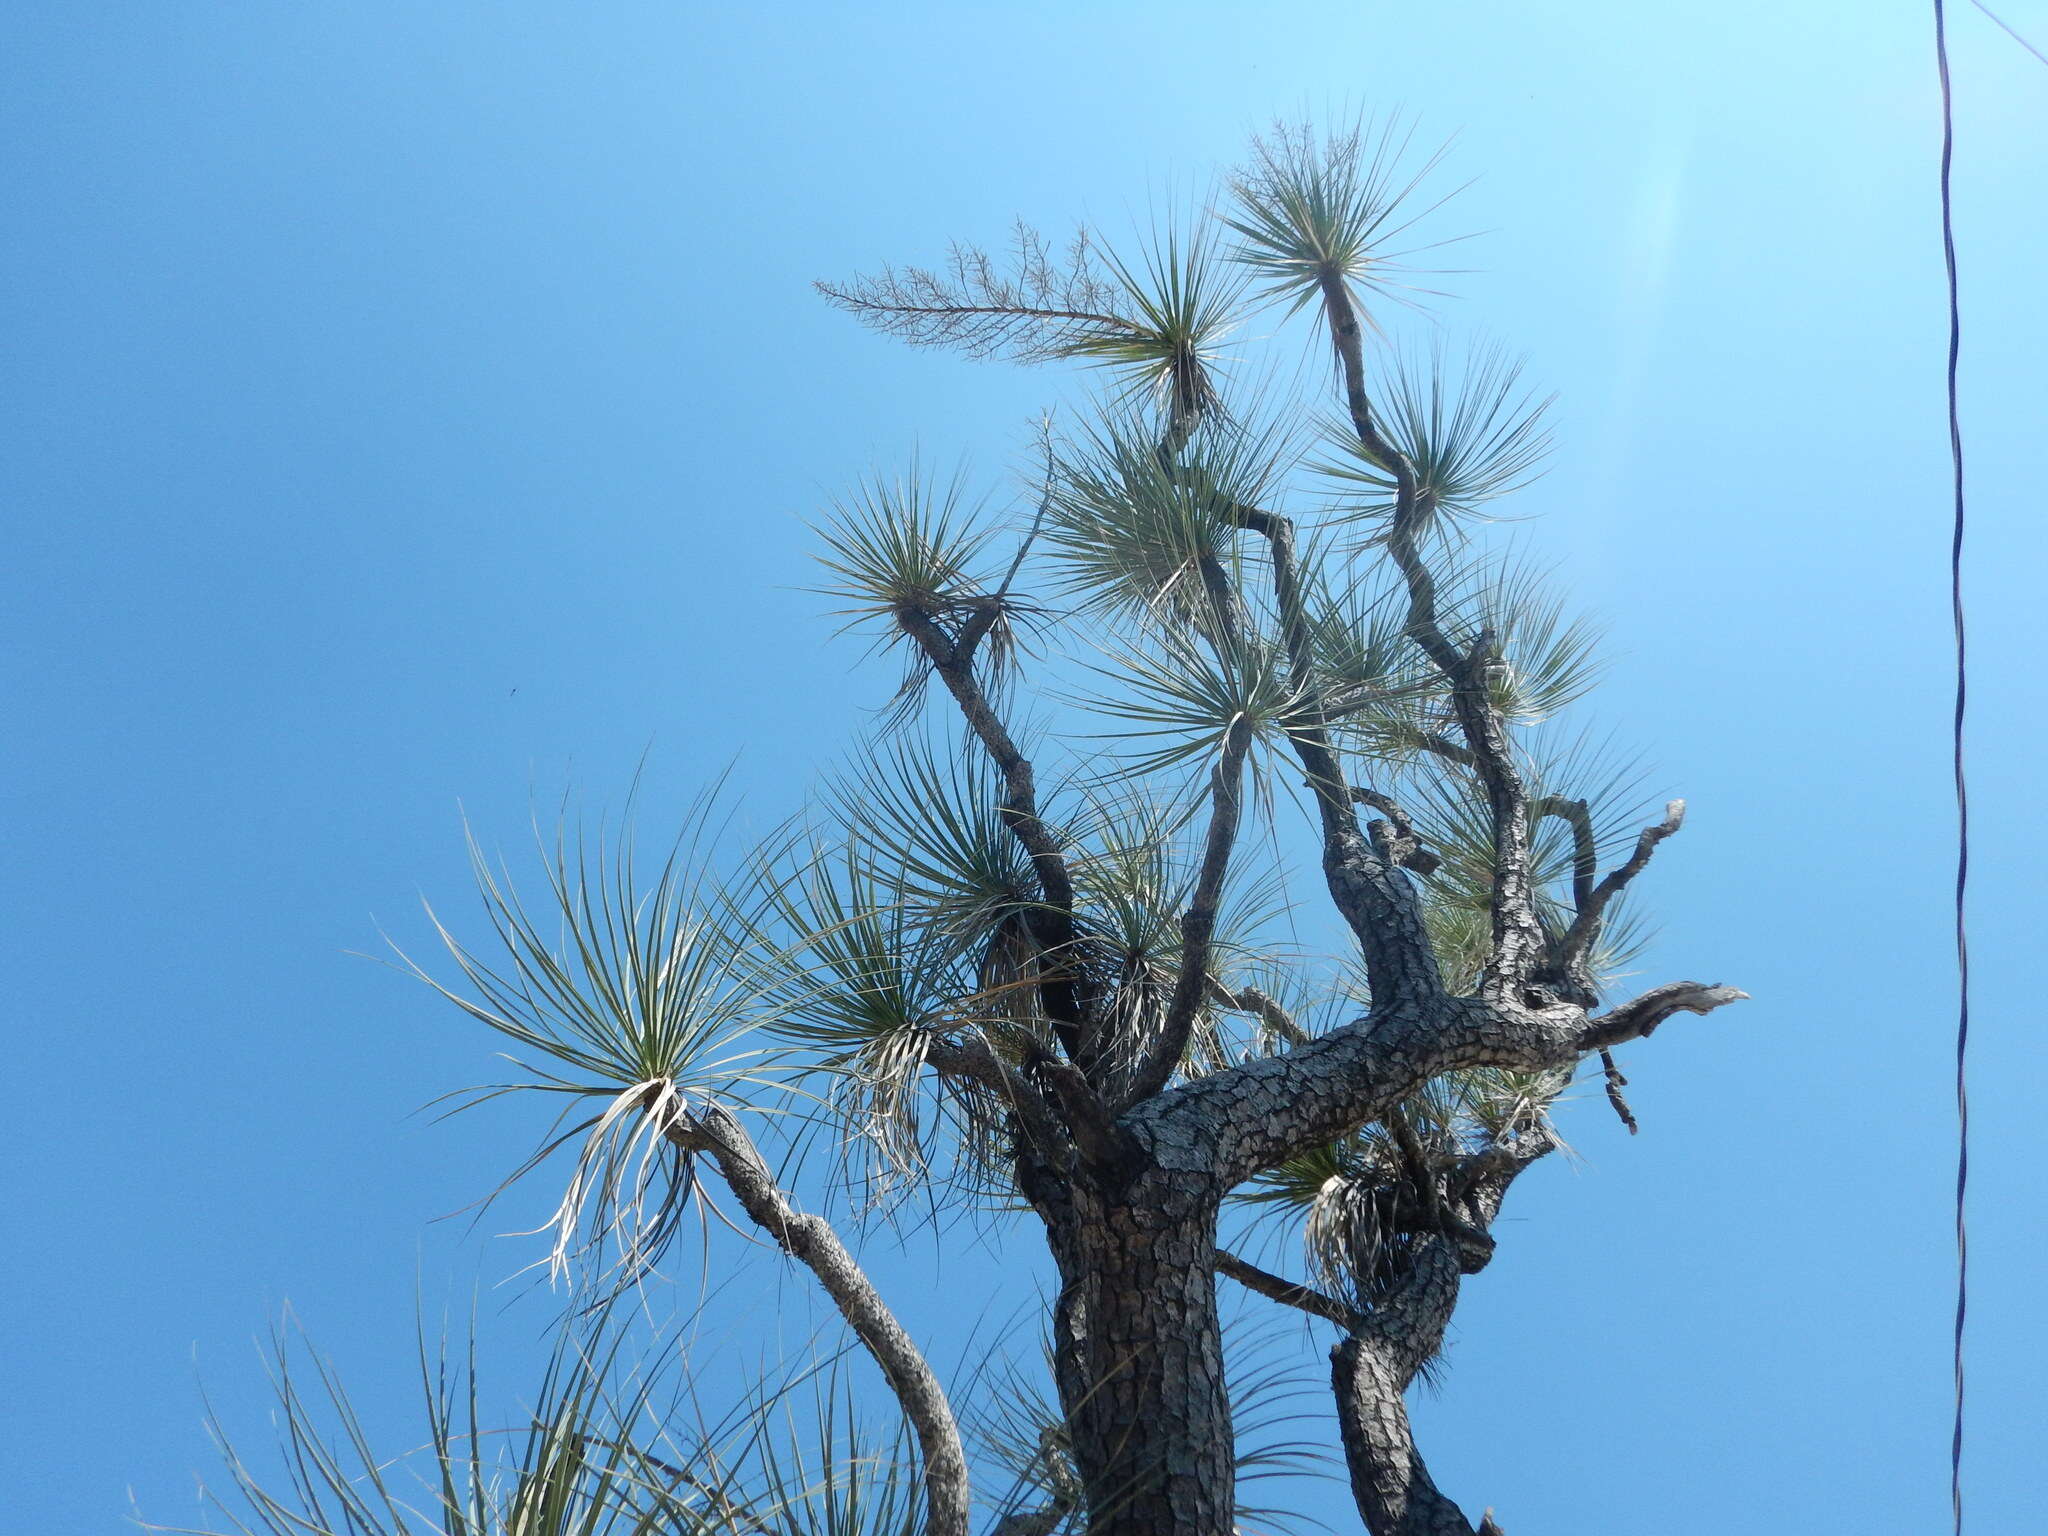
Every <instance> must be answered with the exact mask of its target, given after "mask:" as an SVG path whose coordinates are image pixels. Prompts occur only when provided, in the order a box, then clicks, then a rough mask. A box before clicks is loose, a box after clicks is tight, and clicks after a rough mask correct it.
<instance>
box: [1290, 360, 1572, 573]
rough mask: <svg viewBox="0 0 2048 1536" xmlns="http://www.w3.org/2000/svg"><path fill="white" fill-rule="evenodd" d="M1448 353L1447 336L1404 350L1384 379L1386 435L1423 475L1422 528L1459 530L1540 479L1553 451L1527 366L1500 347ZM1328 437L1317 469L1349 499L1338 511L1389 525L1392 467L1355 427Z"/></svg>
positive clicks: (1328, 431)
mask: <svg viewBox="0 0 2048 1536" xmlns="http://www.w3.org/2000/svg"><path fill="white" fill-rule="evenodd" d="M1446 353H1447V349H1446V347H1445V344H1444V341H1443V339H1442V338H1441V337H1440V336H1437V337H1432V338H1431V340H1430V345H1429V347H1428V349H1427V351H1426V352H1421V353H1418V352H1417V351H1416V350H1415V349H1413V348H1407V349H1403V350H1399V351H1396V352H1394V353H1393V354H1392V358H1391V361H1390V364H1389V366H1388V367H1386V368H1385V369H1384V370H1383V371H1382V373H1381V376H1380V380H1379V384H1380V388H1379V410H1380V417H1381V421H1382V427H1383V430H1384V431H1385V432H1386V434H1387V436H1388V438H1389V439H1390V440H1391V441H1392V443H1393V445H1394V447H1395V448H1397V449H1398V450H1399V451H1400V452H1401V454H1402V456H1403V457H1405V458H1406V459H1407V460H1408V462H1409V464H1410V465H1412V466H1413V468H1414V471H1415V479H1416V526H1417V527H1418V528H1422V527H1430V528H1441V529H1451V528H1455V527H1456V526H1458V525H1459V524H1461V523H1465V522H1469V521H1471V520H1473V519H1476V518H1479V517H1481V516H1482V515H1485V513H1486V509H1487V508H1489V507H1490V506H1491V505H1492V504H1493V503H1494V502H1496V501H1498V500H1500V499H1501V498H1502V497H1504V496H1508V495H1511V494H1512V493H1514V492H1515V491H1518V490H1520V489H1522V487H1524V486H1525V485H1527V484H1528V483H1529V482H1530V481H1531V480H1533V479H1534V478H1535V477H1536V475H1537V473H1538V466H1539V465H1540V464H1541V463H1542V462H1543V459H1544V457H1545V455H1546V454H1548V453H1549V451H1550V434H1549V433H1548V431H1546V430H1545V428H1544V425H1543V417H1544V413H1545V412H1546V411H1547V410H1548V408H1549V405H1550V400H1549V398H1547V397H1544V398H1539V397H1536V396H1534V395H1532V394H1531V393H1530V392H1528V391H1527V390H1525V389H1523V388H1522V385H1521V377H1522V365H1521V364H1520V363H1519V362H1517V361H1515V360H1514V359H1512V358H1509V357H1508V356H1507V355H1506V354H1504V353H1503V352H1502V351H1501V350H1500V349H1499V348H1498V347H1486V348H1483V349H1481V350H1480V351H1478V352H1476V353H1474V354H1472V355H1470V356H1468V357H1467V358H1465V359H1463V360H1462V361H1461V362H1459V363H1458V364H1455V365H1453V364H1452V363H1451V362H1450V361H1449V359H1448V357H1447V355H1446ZM1323 436H1324V442H1325V444H1326V445H1327V448H1328V450H1329V456H1328V457H1326V458H1325V459H1324V460H1322V461H1321V462H1320V463H1319V464H1318V465H1317V468H1318V469H1319V470H1320V471H1321V472H1322V473H1323V474H1324V475H1325V476H1326V477H1328V479H1329V480H1330V481H1331V482H1332V483H1333V485H1334V486H1335V487H1336V488H1337V489H1338V490H1339V491H1346V492H1351V494H1350V495H1348V496H1340V497H1339V499H1338V500H1337V502H1336V504H1335V511H1336V512H1337V514H1338V515H1339V516H1340V517H1344V518H1347V519H1357V520H1364V521H1371V522H1377V523H1382V524H1384V523H1385V522H1386V521H1387V520H1388V519H1390V518H1391V517H1392V516H1393V514H1394V493H1395V480H1394V477H1393V476H1392V475H1391V474H1390V473H1389V472H1388V468H1387V466H1386V465H1385V464H1383V463H1382V462H1380V459H1379V458H1378V456H1377V455H1375V454H1374V453H1373V452H1371V451H1370V450H1369V449H1368V448H1367V447H1366V446H1365V445H1363V444H1361V443H1360V442H1359V440H1358V435H1357V433H1355V432H1354V431H1352V430H1351V428H1350V426H1349V424H1341V425H1340V424H1336V423H1326V424H1325V426H1324V429H1323ZM1353 487H1357V488H1358V489H1357V490H1355V491H1353V490H1352V488H1353ZM1378 536H1381V537H1383V536H1384V533H1383V532H1382V533H1381V534H1380V535H1378Z"/></svg>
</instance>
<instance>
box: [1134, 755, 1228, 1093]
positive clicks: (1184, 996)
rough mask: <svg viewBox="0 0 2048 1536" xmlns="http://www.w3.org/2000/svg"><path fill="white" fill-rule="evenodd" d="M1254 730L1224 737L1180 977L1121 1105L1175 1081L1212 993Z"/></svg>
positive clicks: (1183, 933) (1185, 916)
mask: <svg viewBox="0 0 2048 1536" xmlns="http://www.w3.org/2000/svg"><path fill="white" fill-rule="evenodd" d="M1251 745H1252V725H1251V722H1250V721H1249V720H1246V719H1245V718H1244V717H1242V716H1239V717H1238V718H1237V719H1236V720H1234V721H1232V722H1231V725H1230V729H1229V730H1228V731H1227V732H1225V733H1224V738H1223V752H1222V755H1221V757H1220V758H1219V759H1218V760H1217V763H1216V766H1215V767H1214V768H1212V769H1211V770H1210V772H1209V833H1208V836H1207V838H1206V839H1205V840H1204V842H1203V847H1202V864H1201V869H1200V871H1199V873H1198V874H1197V875H1196V877H1195V889H1194V893H1193V894H1192V895H1191V896H1190V897H1189V898H1188V909H1187V911H1186V912H1184V913H1182V914H1181V919H1180V971H1179V973H1178V974H1177V975H1176V976H1175V977H1174V981H1173V995H1172V997H1171V998H1170V1000H1169V1001H1168V1003H1167V1007H1166V1018H1165V1020H1164V1021H1163V1022H1162V1023H1161V1025H1160V1027H1159V1037H1158V1039H1157V1040H1155V1041H1154V1042H1153V1043H1152V1045H1151V1047H1150V1048H1149V1049H1148V1050H1147V1051H1146V1052H1145V1054H1144V1055H1143V1056H1142V1057H1141V1058H1140V1059H1139V1062H1138V1066H1137V1069H1136V1070H1135V1071H1134V1072H1133V1073H1132V1074H1131V1080H1130V1083H1129V1085H1128V1087H1127V1088H1126V1089H1125V1091H1124V1093H1123V1095H1122V1104H1123V1105H1126V1106H1127V1105H1131V1104H1135V1103H1137V1102H1138V1101H1139V1100H1140V1099H1149V1098H1151V1097H1152V1095H1153V1094H1155V1093H1157V1092H1159V1090H1160V1089H1162V1088H1164V1087H1165V1086H1166V1084H1167V1082H1168V1081H1169V1080H1170V1079H1171V1078H1172V1076H1173V1074H1174V1071H1175V1069H1176V1068H1178V1067H1179V1066H1180V1063H1181V1058H1182V1057H1183V1056H1184V1055H1186V1054H1187V1048H1188V1040H1189V1038H1190V1037H1191V1036H1192V1034H1193V1033H1194V1027H1195V1016H1196V1014H1197V1013H1198V1012H1200V1010H1201V1006H1202V999H1203V998H1204V997H1206V996H1207V995H1208V992H1209V980H1210V978H1209V950H1210V941H1211V939H1213V938H1214V936H1215V933H1216V909H1217V907H1218V905H1219V904H1220V903H1221V902H1222V899H1223V881H1224V878H1225V876H1227V875H1228V874H1229V872H1230V854H1231V850H1232V849H1233V848H1234V847H1235V846H1236V844H1237V829H1238V824H1239V822H1240V820H1241V819H1242V816H1243V811H1244V764H1245V758H1246V755H1247V754H1248V753H1249V752H1250V751H1251Z"/></svg>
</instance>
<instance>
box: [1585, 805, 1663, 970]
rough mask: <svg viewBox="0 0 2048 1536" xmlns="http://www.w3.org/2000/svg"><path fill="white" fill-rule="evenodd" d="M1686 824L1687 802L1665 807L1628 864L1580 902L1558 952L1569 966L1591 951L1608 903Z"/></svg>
mask: <svg viewBox="0 0 2048 1536" xmlns="http://www.w3.org/2000/svg"><path fill="white" fill-rule="evenodd" d="M1684 825H1685V802H1684V801H1683V800H1673V801H1672V802H1671V803H1670V804H1669V805H1667V806H1665V807H1664V819H1663V820H1662V821H1660V822H1658V823H1657V824H1656V825H1655V826H1653V827H1645V828H1643V830H1642V831H1641V832H1640V833H1639V834H1638V835H1637V837H1636V847H1635V852H1634V853H1632V854H1630V855H1629V857H1628V862H1627V863H1626V864H1623V865H1622V866H1621V867H1620V868H1619V869H1616V870H1613V871H1610V872H1609V873H1608V874H1607V876H1606V877H1605V878H1603V879H1602V880H1601V881H1600V883H1599V884H1598V885H1596V886H1594V887H1593V888H1592V890H1591V891H1589V892H1588V893H1587V895H1586V899H1585V900H1584V901H1582V902H1580V903H1579V911H1578V915H1577V916H1576V917H1574V918H1573V919H1572V925H1571V927H1570V928H1568V929H1566V930H1565V935H1564V938H1563V939H1562V940H1560V941H1559V944H1558V951H1559V954H1560V956H1561V958H1562V959H1563V961H1564V963H1565V964H1566V965H1568V966H1569V965H1572V964H1574V963H1575V962H1577V961H1578V960H1579V958H1580V957H1581V956H1583V955H1584V954H1585V953H1586V951H1587V950H1588V949H1589V948H1591V946H1592V943H1593V940H1594V939H1595V938H1597V937H1598V936H1599V933H1600V917H1601V914H1602V913H1603V912H1605V911H1606V910H1607V904H1608V903H1609V902H1610V901H1612V900H1613V899H1614V898H1615V897H1616V896H1618V895H1620V894H1621V892H1622V891H1623V890H1624V889H1625V888H1626V887H1627V885H1628V883H1629V881H1631V880H1633V879H1635V877H1636V876H1637V875H1639V874H1641V873H1642V872H1643V870H1644V868H1645V867H1646V866H1647V865H1648V864H1649V862H1650V855H1651V854H1653V853H1655V852H1656V851H1657V845H1658V844H1659V843H1661V842H1663V841H1664V839H1665V838H1667V837H1670V836H1671V835H1672V834H1673V833H1675V832H1676V831H1677V830H1678V829H1679V828H1680V827H1682V826H1684Z"/></svg>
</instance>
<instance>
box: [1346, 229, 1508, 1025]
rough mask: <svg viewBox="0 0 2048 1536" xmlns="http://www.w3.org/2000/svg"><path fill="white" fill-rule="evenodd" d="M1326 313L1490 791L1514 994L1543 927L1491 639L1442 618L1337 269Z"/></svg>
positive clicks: (1497, 979)
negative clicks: (1472, 639)
mask: <svg viewBox="0 0 2048 1536" xmlns="http://www.w3.org/2000/svg"><path fill="white" fill-rule="evenodd" d="M1322 298H1323V314H1324V318H1325V320H1326V321H1327V323H1328V325H1329V328H1330V340H1331V342H1332V343H1333V344H1334V345H1335V347H1336V349H1337V358H1338V364H1339V367H1340V370H1341V372H1342V374H1343V379H1344V397H1345V404H1346V407H1347V408H1348V410H1349V412H1350V416H1351V426H1352V430H1353V431H1354V432H1355V433H1357V435H1358V441H1359V445H1360V446H1361V447H1362V448H1363V449H1364V450H1365V451H1366V453H1367V455H1368V456H1370V457H1371V458H1372V459H1373V460H1375V461H1376V462H1377V463H1379V464H1380V465H1381V466H1382V467H1383V468H1384V469H1385V470H1386V472H1387V474H1388V475H1389V476H1391V477H1392V479H1393V482H1394V511H1393V516H1392V518H1391V519H1390V521H1389V526H1388V530H1387V551H1388V553H1389V554H1390V555H1392V556H1393V560H1394V564H1395V565H1396V567H1398V568H1399V570H1400V572H1401V578H1402V580H1403V582H1404V583H1405V584H1406V585H1407V588H1408V635H1409V638H1410V639H1412V640H1414V642H1415V643H1416V645H1418V646H1419V647H1421V649H1422V652H1423V654H1424V655H1425V656H1427V657H1428V658H1429V659H1430V661H1431V662H1433V663H1434V664H1435V666H1436V669H1437V671H1438V672H1440V673H1441V674H1442V675H1443V678H1444V681H1445V682H1446V683H1448V684H1449V685H1450V689H1451V702H1452V708H1453V710H1454V712H1455V713H1456V715H1457V719H1458V725H1459V728H1460V730H1461V731H1462V732H1463V734H1464V737H1465V744H1466V746H1467V748H1468V749H1469V750H1470V752H1471V757H1472V762H1471V766H1472V768H1473V770H1474V771H1475V772H1476V773H1477V774H1478V775H1479V779H1480V782H1481V783H1482V784H1483V785H1484V786H1485V788H1486V794H1487V801H1488V808H1489V810H1490V812H1491V815H1492V820H1493V847H1494V858H1493V904H1492V908H1493V955H1492V958H1491V959H1490V960H1489V961H1488V963H1487V967H1486V973H1485V975H1484V977H1483V978H1482V980H1481V990H1482V991H1485V992H1488V993H1503V992H1509V991H1512V990H1513V989H1514V988H1515V987H1516V986H1517V985H1518V984H1519V983H1520V982H1521V981H1522V980H1523V978H1524V977H1525V975H1526V974H1527V972H1528V970H1529V968H1530V966H1531V965H1532V964H1533V963H1535V961H1536V959H1537V958H1538V951H1539V949H1540V946H1541V944H1542V939H1543V930H1542V925H1541V924H1540V923H1539V922H1538V921H1537V918H1536V905H1535V892H1534V889H1533V886H1532V883H1531V881H1530V877H1529V846H1528V844H1529V827H1528V798H1529V797H1528V790H1527V788H1526V787H1525V786H1524V785H1523V782H1522V775H1521V771H1520V769H1518V768H1517V767H1516V766H1515V761H1514V754H1513V751H1512V749H1511V747H1510V744H1509V741H1508V734H1507V727H1506V724H1505V722H1503V720H1502V719H1501V715H1500V711H1499V710H1498V709H1496V708H1494V706H1493V701H1492V699H1491V697H1490V694H1489V690H1488V686H1487V669H1488V667H1489V666H1490V665H1491V664H1492V661H1493V654H1492V653H1493V641H1492V638H1491V636H1489V635H1484V634H1482V635H1481V636H1480V637H1479V640H1478V643H1477V644H1475V645H1474V646H1473V647H1472V648H1471V649H1470V650H1469V651H1460V650H1459V649H1458V648H1457V647H1456V646H1455V645H1453V644H1452V643H1451V641H1450V639H1449V637H1448V636H1446V635H1445V633H1444V631H1443V626H1442V624H1441V623H1440V621H1439V619H1438V616H1437V606H1436V578H1435V576H1434V575H1433V574H1432V573H1431V572H1430V569H1429V566H1428V564H1427V562H1425V561H1424V560H1423V558H1422V554H1421V552H1420V550H1419V549H1418V548H1417V546H1416V533H1417V531H1418V528H1419V525H1420V523H1421V521H1422V517H1423V515H1424V514H1425V513H1426V511H1427V507H1426V504H1425V500H1424V497H1423V495H1422V491H1421V488H1420V486H1419V484H1418V482H1417V479H1416V474H1415V466H1414V464H1413V463H1412V462H1410V460H1409V459H1408V456H1407V455H1406V454H1404V453H1402V452H1401V451H1400V449H1399V448H1397V447H1396V446H1395V445H1394V444H1393V442H1392V441H1390V440H1389V439H1388V438H1387V436H1386V435H1385V434H1384V433H1383V432H1381V431H1380V429H1379V424H1378V423H1377V422H1376V421H1375V420H1374V419H1373V414H1372V404H1371V400H1370V398H1369V396H1368V395H1367V393H1366V388H1365V351H1364V342H1363V337H1362V334H1361V331H1360V327H1359V323H1358V311H1357V306H1356V305H1355V304H1354V303H1353V302H1352V298H1351V290H1350V289H1349V287H1347V286H1346V284H1345V282H1344V277H1343V274H1342V273H1341V272H1339V271H1337V270H1336V269H1334V268H1332V269H1331V270H1330V271H1328V272H1325V273H1324V274H1323V278H1322Z"/></svg>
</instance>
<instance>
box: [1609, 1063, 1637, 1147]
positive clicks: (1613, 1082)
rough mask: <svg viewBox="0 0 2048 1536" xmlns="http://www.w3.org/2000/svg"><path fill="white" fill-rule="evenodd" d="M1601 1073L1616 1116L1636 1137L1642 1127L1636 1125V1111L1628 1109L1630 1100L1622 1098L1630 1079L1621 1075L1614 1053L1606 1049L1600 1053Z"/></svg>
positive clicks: (1630, 1133)
mask: <svg viewBox="0 0 2048 1536" xmlns="http://www.w3.org/2000/svg"><path fill="white" fill-rule="evenodd" d="M1600 1071H1601V1073H1602V1075H1603V1076H1604V1077H1605V1079H1606V1083H1607V1102H1608V1103H1609V1104H1612V1105H1613V1106H1614V1112H1615V1114H1617V1115H1619V1116H1620V1117H1621V1123H1622V1124H1623V1125H1625V1126H1627V1127H1628V1133H1629V1135H1631V1136H1633V1135H1635V1134H1636V1133H1637V1132H1638V1131H1640V1130H1641V1129H1642V1127H1641V1126H1639V1125H1637V1124H1636V1115H1635V1111H1634V1110H1632V1109H1630V1108H1629V1107H1628V1100H1627V1099H1626V1098H1624V1097H1622V1092H1621V1090H1622V1089H1624V1088H1626V1087H1627V1086H1628V1079H1627V1078H1625V1077H1623V1076H1622V1075H1621V1068H1620V1067H1617V1066H1616V1065H1615V1064H1614V1053H1613V1052H1612V1051H1610V1050H1607V1049H1605V1048H1604V1047H1603V1048H1602V1049H1601V1052H1600Z"/></svg>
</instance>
